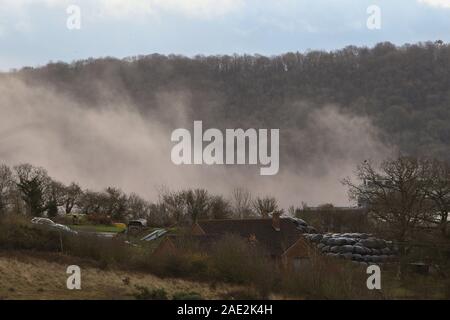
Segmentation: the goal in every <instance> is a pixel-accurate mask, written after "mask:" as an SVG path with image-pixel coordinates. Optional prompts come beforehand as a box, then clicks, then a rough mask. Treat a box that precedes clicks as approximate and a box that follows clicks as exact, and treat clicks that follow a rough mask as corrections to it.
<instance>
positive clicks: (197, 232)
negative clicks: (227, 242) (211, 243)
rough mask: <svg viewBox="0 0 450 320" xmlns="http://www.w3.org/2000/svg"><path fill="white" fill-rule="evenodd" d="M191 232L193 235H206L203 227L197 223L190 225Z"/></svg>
mask: <svg viewBox="0 0 450 320" xmlns="http://www.w3.org/2000/svg"><path fill="white" fill-rule="evenodd" d="M191 234H192V235H194V236H204V235H206V233H205V231H203V229H202V228H201V227H200V226H199V225H198V223H195V224H194V225H193V226H192V229H191Z"/></svg>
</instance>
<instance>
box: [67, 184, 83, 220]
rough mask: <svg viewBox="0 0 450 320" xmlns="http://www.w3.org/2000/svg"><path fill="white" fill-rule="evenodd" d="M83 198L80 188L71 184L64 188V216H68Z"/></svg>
mask: <svg viewBox="0 0 450 320" xmlns="http://www.w3.org/2000/svg"><path fill="white" fill-rule="evenodd" d="M82 196H83V190H81V188H80V186H79V185H78V184H77V183H75V182H73V183H71V184H70V185H69V186H67V187H65V190H64V199H63V202H64V204H63V205H64V210H65V212H66V214H70V213H71V212H72V210H73V208H74V207H75V206H76V205H77V204H79V203H80V201H81V199H82Z"/></svg>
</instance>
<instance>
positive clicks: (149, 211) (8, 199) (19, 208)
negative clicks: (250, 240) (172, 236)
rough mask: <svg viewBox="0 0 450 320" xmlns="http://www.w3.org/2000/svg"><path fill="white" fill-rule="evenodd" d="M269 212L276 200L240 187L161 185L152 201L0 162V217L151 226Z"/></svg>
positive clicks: (276, 205)
mask: <svg viewBox="0 0 450 320" xmlns="http://www.w3.org/2000/svg"><path fill="white" fill-rule="evenodd" d="M274 212H276V213H280V214H281V213H282V210H281V209H280V208H279V206H278V202H277V200H276V199H275V198H273V197H270V196H265V197H259V196H257V197H254V196H253V195H252V194H251V193H250V191H248V190H247V189H243V188H236V189H235V190H233V192H232V195H231V196H230V197H229V198H225V197H224V196H222V195H214V194H211V193H209V192H208V191H207V190H205V189H187V190H180V191H173V190H169V189H168V188H165V187H162V188H160V190H159V197H158V200H157V201H156V202H151V201H148V200H146V199H144V198H142V197H141V196H139V195H137V194H135V193H131V194H126V193H125V192H123V191H122V190H121V189H119V188H116V187H107V188H105V189H104V190H103V191H93V190H89V189H82V187H80V185H79V184H78V183H75V182H72V183H70V184H69V185H65V184H63V183H61V182H59V181H56V180H55V179H53V178H52V177H50V176H49V175H48V173H47V171H46V170H45V169H44V168H41V167H36V166H33V165H31V164H20V165H17V166H14V167H12V168H11V167H9V166H7V165H0V215H4V214H8V213H13V214H24V215H29V216H30V217H31V216H32V217H40V216H47V217H50V218H52V217H56V216H58V215H68V214H71V213H81V214H86V215H88V216H90V217H91V218H92V221H97V222H105V221H126V220H128V219H135V218H144V219H147V220H148V221H149V223H150V224H152V225H173V224H183V223H192V222H193V221H197V220H198V219H229V218H249V217H266V218H268V217H269V216H270V215H271V214H273V213H274Z"/></svg>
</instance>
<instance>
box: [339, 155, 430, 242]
mask: <svg viewBox="0 0 450 320" xmlns="http://www.w3.org/2000/svg"><path fill="white" fill-rule="evenodd" d="M357 177H358V179H359V180H360V183H359V184H355V183H353V182H352V181H351V180H350V179H345V180H344V181H343V183H344V185H346V186H347V187H348V188H349V196H350V198H351V199H352V200H356V201H358V202H360V203H363V204H364V205H365V206H367V208H368V209H369V212H370V213H371V215H372V216H373V217H375V218H376V219H377V221H379V222H382V223H383V224H384V226H386V227H387V228H388V230H389V231H390V232H391V233H392V235H393V237H394V238H395V239H396V240H398V241H406V240H408V239H410V238H411V237H412V236H413V232H414V230H415V228H416V227H417V226H418V225H419V224H420V223H421V222H423V221H424V219H425V218H426V217H427V215H428V214H429V213H430V206H429V201H427V198H426V195H425V194H424V192H423V191H422V190H423V189H422V187H423V183H424V182H423V181H424V170H423V167H422V165H421V163H420V161H419V160H417V159H414V158H409V157H400V158H398V159H395V160H388V161H385V162H383V163H382V164H381V166H380V167H379V168H378V169H377V168H375V167H374V165H372V164H371V163H370V162H369V161H365V162H364V163H362V164H361V165H359V166H358V169H357Z"/></svg>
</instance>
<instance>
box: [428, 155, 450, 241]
mask: <svg viewBox="0 0 450 320" xmlns="http://www.w3.org/2000/svg"><path fill="white" fill-rule="evenodd" d="M424 170H425V179H424V182H425V183H424V185H423V187H424V188H423V191H424V193H425V195H426V196H427V198H428V199H430V200H431V201H432V203H433V214H432V216H431V217H430V222H436V218H435V216H434V213H436V214H437V215H438V221H437V223H438V225H439V228H440V230H441V232H442V234H443V235H444V236H446V235H447V224H448V223H447V219H448V213H449V211H450V166H449V165H448V163H446V162H442V161H438V160H428V161H424Z"/></svg>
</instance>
